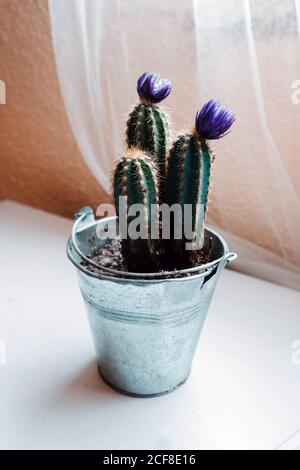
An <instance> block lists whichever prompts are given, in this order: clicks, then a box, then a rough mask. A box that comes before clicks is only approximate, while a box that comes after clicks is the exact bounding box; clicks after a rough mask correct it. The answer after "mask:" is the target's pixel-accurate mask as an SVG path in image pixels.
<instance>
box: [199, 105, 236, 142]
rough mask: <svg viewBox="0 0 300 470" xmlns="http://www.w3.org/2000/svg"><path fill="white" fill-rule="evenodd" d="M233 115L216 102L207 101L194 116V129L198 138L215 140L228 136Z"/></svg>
mask: <svg viewBox="0 0 300 470" xmlns="http://www.w3.org/2000/svg"><path fill="white" fill-rule="evenodd" d="M234 121H235V114H234V113H233V112H232V111H229V110H228V109H226V108H224V107H223V106H221V105H220V103H219V102H218V101H216V100H209V101H208V102H207V103H206V104H205V105H204V106H202V108H201V109H199V111H198V112H197V114H196V120H195V127H196V131H197V133H198V134H199V137H202V138H203V139H207V140H216V139H220V138H221V137H224V135H226V134H228V131H229V129H230V127H231V126H232V124H233V123H234Z"/></svg>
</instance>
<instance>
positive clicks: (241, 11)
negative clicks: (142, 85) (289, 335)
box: [49, 0, 300, 289]
mask: <svg viewBox="0 0 300 470" xmlns="http://www.w3.org/2000/svg"><path fill="white" fill-rule="evenodd" d="M49 10H50V17H51V24H52V34H53V43H54V50H55V56H56V60H57V68H58V74H59V79H60V84H61V89H62V95H63V98H64V100H65V106H66V112H67V114H68V117H69V120H70V123H71V127H72V129H73V133H74V136H75V138H76V139H77V142H78V144H79V147H80V149H81V151H82V154H83V156H84V158H85V160H86V162H87V164H88V165H89V166H90V168H91V169H92V171H93V173H94V174H95V176H96V177H97V178H98V180H99V182H100V183H101V184H102V185H103V186H104V187H105V188H106V189H107V190H109V186H110V183H109V181H110V172H111V168H112V165H113V162H114V160H115V158H117V157H118V156H119V155H120V153H121V152H122V150H123V149H124V146H125V145H124V122H125V120H126V113H127V112H128V109H129V108H130V106H131V104H132V103H133V102H134V100H135V99H136V92H135V82H136V78H137V76H138V75H139V74H141V73H142V72H144V71H159V72H160V73H161V74H162V75H163V76H166V77H168V78H170V79H171V81H172V82H173V91H172V94H171V96H170V98H168V100H167V102H166V105H167V107H168V108H169V111H170V113H171V115H172V119H173V122H174V129H175V131H178V130H181V129H187V130H189V129H190V128H191V127H192V125H193V121H194V115H195V112H196V110H197V108H198V107H200V105H201V104H202V103H203V102H204V101H205V100H207V99H209V98H211V97H216V98H218V99H219V100H220V101H221V102H222V103H223V104H224V105H226V106H228V107H230V108H231V109H233V110H234V111H235V112H236V114H237V117H238V120H237V123H236V125H235V126H234V128H233V130H232V133H231V134H230V135H229V136H227V137H225V138H224V140H222V141H220V142H218V143H216V144H215V150H216V153H217V159H216V162H215V165H214V170H213V171H214V182H213V188H212V195H211V201H210V208H209V214H208V223H209V224H210V225H213V226H215V227H216V228H217V229H218V230H220V231H221V232H222V233H223V235H224V236H225V238H226V239H227V241H228V243H229V246H230V248H231V249H233V250H236V251H237V252H238V253H239V260H238V262H236V263H234V264H235V267H236V268H237V269H239V270H241V271H243V272H246V273H249V274H253V275H256V276H259V277H263V278H265V279H268V280H271V281H274V282H277V283H279V284H283V285H287V286H290V287H293V288H298V289H300V200H299V194H300V131H299V130H300V103H299V104H297V103H298V101H300V100H297V99H295V97H296V98H297V96H296V93H297V81H299V80H300V0H226V2H225V1H224V0H194V1H192V0H185V1H183V0H163V1H161V0H119V1H118V0H110V1H107V0H49ZM298 96H300V93H298Z"/></svg>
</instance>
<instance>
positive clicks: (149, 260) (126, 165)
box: [113, 149, 159, 272]
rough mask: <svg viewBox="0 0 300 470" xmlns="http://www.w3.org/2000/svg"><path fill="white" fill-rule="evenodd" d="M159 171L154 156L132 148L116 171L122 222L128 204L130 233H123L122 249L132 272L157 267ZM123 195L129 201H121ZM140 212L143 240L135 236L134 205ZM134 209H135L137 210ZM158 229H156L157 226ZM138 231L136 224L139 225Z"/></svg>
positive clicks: (141, 236) (115, 187)
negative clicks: (124, 209)
mask: <svg viewBox="0 0 300 470" xmlns="http://www.w3.org/2000/svg"><path fill="white" fill-rule="evenodd" d="M157 187H158V183H157V171H156V167H155V164H154V162H153V161H152V159H151V157H150V156H149V155H147V154H145V153H144V152H142V151H141V150H138V149H131V150H129V151H128V154H126V155H125V156H123V157H122V159H121V160H120V161H119V162H118V163H117V165H116V167H115V171H114V181H113V195H114V201H115V207H116V212H117V215H118V217H119V219H120V207H121V205H122V203H123V202H124V201H126V204H127V207H126V210H128V211H129V212H128V214H127V233H126V235H125V236H124V234H122V233H121V236H122V249H123V255H124V258H125V259H126V261H127V265H128V269H129V270H130V271H140V270H141V271H142V272H144V271H145V269H147V270H149V271H151V270H153V269H154V268H156V267H157V261H158V255H159V252H158V250H159V240H158V238H152V236H151V235H152V234H153V233H157V234H158V236H159V221H158V214H156V213H155V211H153V208H155V207H157V206H158V189H157ZM120 196H123V197H124V198H126V200H125V199H120ZM135 204H139V206H136V209H137V211H138V212H139V213H140V215H139V218H140V224H139V227H140V231H139V233H140V238H138V239H134V238H132V235H131V230H130V224H131V223H133V221H134V220H136V216H137V213H136V212H132V210H131V209H132V208H133V205H135ZM130 208H131V209H130ZM133 209H134V208H133ZM153 226H154V227H153ZM135 228H136V225H135Z"/></svg>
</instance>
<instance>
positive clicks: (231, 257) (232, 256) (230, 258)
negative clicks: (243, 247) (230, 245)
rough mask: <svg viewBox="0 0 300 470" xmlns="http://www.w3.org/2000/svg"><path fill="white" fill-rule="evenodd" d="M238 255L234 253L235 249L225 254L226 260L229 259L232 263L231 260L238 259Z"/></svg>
mask: <svg viewBox="0 0 300 470" xmlns="http://www.w3.org/2000/svg"><path fill="white" fill-rule="evenodd" d="M237 257H238V255H237V254H236V253H234V252H233V251H230V252H229V253H227V255H225V256H224V261H227V263H231V261H234V260H235V259H237Z"/></svg>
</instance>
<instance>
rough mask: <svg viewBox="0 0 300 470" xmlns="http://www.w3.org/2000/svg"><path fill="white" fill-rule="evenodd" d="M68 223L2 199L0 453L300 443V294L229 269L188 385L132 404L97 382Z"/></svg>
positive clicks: (248, 446) (265, 447) (0, 235)
mask: <svg viewBox="0 0 300 470" xmlns="http://www.w3.org/2000/svg"><path fill="white" fill-rule="evenodd" d="M71 226H72V222H71V221H70V220H67V219H64V218H61V217H58V216H55V215H52V214H47V213H45V212H42V211H38V210H36V209H31V208H28V207H25V206H22V205H19V204H16V203H12V202H9V201H5V202H2V203H0V243H1V298H0V341H2V343H0V345H2V350H1V347H0V362H4V360H3V359H5V360H6V364H5V365H4V364H1V363H0V396H1V400H0V416H1V423H0V448H1V449H230V448H233V449H239V448H242V449H254V448H255V449H257V448H258V449H260V448H262V449H274V448H278V447H279V446H280V445H283V447H285V448H286V447H288V446H289V444H288V442H291V443H292V444H291V446H293V448H297V446H298V447H299V446H300V435H299V433H297V431H298V429H299V428H300V400H299V397H300V364H299V365H293V363H292V358H291V356H292V344H293V342H294V341H295V340H300V293H299V292H295V291H292V290H289V289H286V288H283V287H278V286H276V285H272V284H270V283H267V282H264V281H261V280H258V279H254V278H251V277H248V276H245V275H242V274H239V273H236V272H233V271H230V270H226V271H225V273H224V274H223V275H222V276H221V279H220V281H219V284H218V287H217V290H216V294H215V297H214V299H213V302H212V305H211V307H210V310H209V313H208V317H207V320H206V323H205V326H204V330H203V333H202V336H201V338H200V342H199V347H198V350H197V355H196V358H195V361H194V365H193V371H192V374H191V376H190V378H189V380H188V381H187V382H186V384H185V385H183V386H182V387H181V388H179V389H178V390H177V391H176V392H174V393H171V394H169V395H165V396H163V397H160V398H151V399H136V398H129V397H126V396H123V395H120V394H118V393H117V392H115V391H113V390H111V389H110V388H109V387H108V386H107V385H105V384H104V383H103V382H102V381H101V379H100V378H99V377H98V373H97V369H96V366H95V363H94V351H93V346H92V341H91V337H90V332H89V327H88V323H87V319H86V315H85V310H84V305H83V301H82V299H81V295H80V292H79V288H78V286H77V282H76V275H75V270H74V268H73V266H72V265H71V263H70V262H69V261H68V260H67V258H66V254H65V245H66V240H67V237H68V236H69V233H70V230H71ZM4 345H5V351H4ZM4 353H5V357H4ZM299 356H300V355H299ZM297 436H298V437H297ZM289 437H291V440H290V441H288V439H289Z"/></svg>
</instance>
